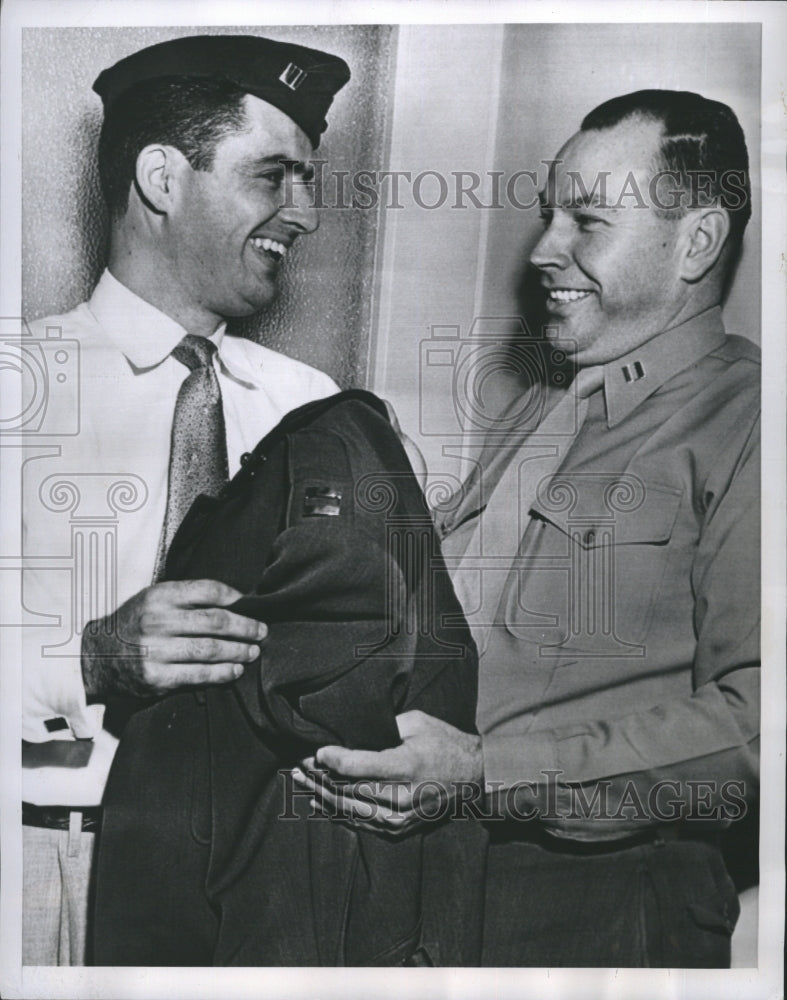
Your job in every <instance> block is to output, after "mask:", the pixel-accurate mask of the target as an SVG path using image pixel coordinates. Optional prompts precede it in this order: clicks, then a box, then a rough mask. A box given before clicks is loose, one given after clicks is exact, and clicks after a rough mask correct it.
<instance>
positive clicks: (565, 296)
mask: <svg viewBox="0 0 787 1000" xmlns="http://www.w3.org/2000/svg"><path fill="white" fill-rule="evenodd" d="M588 295H590V292H582V291H579V289H576V288H551V289H550V290H549V297H550V299H551V300H552V301H553V302H578V301H579V299H586V298H587V297H588Z"/></svg>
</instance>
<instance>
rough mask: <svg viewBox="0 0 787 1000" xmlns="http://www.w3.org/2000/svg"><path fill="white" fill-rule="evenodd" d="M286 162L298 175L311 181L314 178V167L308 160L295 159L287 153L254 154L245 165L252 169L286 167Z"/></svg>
mask: <svg viewBox="0 0 787 1000" xmlns="http://www.w3.org/2000/svg"><path fill="white" fill-rule="evenodd" d="M285 164H286V165H287V167H289V168H290V169H291V170H292V172H293V174H295V176H296V177H300V178H301V179H302V180H304V181H311V180H313V179H314V167H313V166H312V165H311V163H309V162H308V160H306V161H305V160H293V158H292V156H290V155H289V154H287V153H271V154H270V155H269V156H252V157H249V159H247V160H246V161H245V166H247V167H249V168H250V169H252V170H265V169H267V168H268V167H282V168H283V169H284V168H285Z"/></svg>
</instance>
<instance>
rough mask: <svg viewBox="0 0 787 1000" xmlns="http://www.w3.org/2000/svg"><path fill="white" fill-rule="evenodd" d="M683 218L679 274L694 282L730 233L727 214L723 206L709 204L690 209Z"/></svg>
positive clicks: (703, 272) (716, 259)
mask: <svg viewBox="0 0 787 1000" xmlns="http://www.w3.org/2000/svg"><path fill="white" fill-rule="evenodd" d="M683 221H684V223H685V226H686V229H685V232H684V248H685V249H684V254H683V259H682V261H681V277H682V278H683V279H684V280H685V281H689V282H695V281H699V280H700V279H701V278H703V277H704V276H705V275H706V274H707V273H708V271H710V270H711V268H713V267H714V265H715V264H716V262H717V261H718V259H719V257H720V256H721V252H722V250H723V249H724V244H725V243H726V242H727V237H728V236H729V234H730V217H729V215H728V213H727V210H726V209H724V208H719V207H717V206H712V207H709V208H699V209H694V210H693V211H690V212H689V213H688V215H687V216H686V218H685V219H684V220H683Z"/></svg>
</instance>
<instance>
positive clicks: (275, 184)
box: [259, 167, 284, 190]
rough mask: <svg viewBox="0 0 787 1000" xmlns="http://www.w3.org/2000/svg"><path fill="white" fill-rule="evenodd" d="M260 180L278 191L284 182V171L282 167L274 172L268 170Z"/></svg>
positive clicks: (261, 175)
mask: <svg viewBox="0 0 787 1000" xmlns="http://www.w3.org/2000/svg"><path fill="white" fill-rule="evenodd" d="M259 179H260V180H261V181H264V182H265V183H266V184H268V185H269V186H270V187H272V188H274V189H275V190H278V189H279V188H280V187H281V186H282V183H283V181H284V171H283V170H282V168H281V167H275V168H274V169H273V170H266V171H264V173H261V174H259Z"/></svg>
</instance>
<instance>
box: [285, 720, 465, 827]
mask: <svg viewBox="0 0 787 1000" xmlns="http://www.w3.org/2000/svg"><path fill="white" fill-rule="evenodd" d="M396 722H397V725H398V727H399V735H400V736H401V738H402V743H401V744H400V745H399V746H398V747H393V748H391V749H390V750H380V751H372V750H348V749H346V748H345V747H337V746H329V747H321V748H320V749H319V750H318V751H317V753H316V755H315V757H313V758H310V759H309V760H306V761H304V762H303V765H304V770H301V769H298V768H296V769H294V770H293V772H292V774H293V778H294V780H295V781H296V782H298V784H300V785H302V786H303V787H305V788H308V789H310V790H311V791H312V792H313V793H314V799H315V802H316V804H317V805H318V806H319V807H320V808H321V809H322V811H323V812H324V813H326V814H328V815H330V816H334V817H335V818H337V819H341V820H344V821H346V822H349V823H351V824H352V825H353V826H355V827H359V828H361V829H365V830H372V831H374V832H377V833H388V834H392V835H401V834H404V833H408V832H409V831H410V830H412V829H413V828H414V827H416V826H419V825H420V824H421V823H424V822H427V821H428V820H430V819H435V818H439V817H444V816H445V815H446V814H447V811H448V810H447V809H446V804H447V803H448V802H450V801H451V800H452V799H454V798H455V797H456V795H457V792H458V790H459V787H460V786H467V785H471V784H472V785H480V784H481V783H482V782H483V777H484V774H483V771H484V765H483V756H482V753H481V737H480V736H473V735H471V734H470V733H464V732H462V731H461V730H459V729H456V728H454V726H450V725H449V724H448V723H447V722H443V721H442V720H440V719H436V718H434V717H433V716H431V715H426V714H425V713H424V712H420V711H412V712H405V713H404V714H402V715H399V716H397V718H396Z"/></svg>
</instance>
